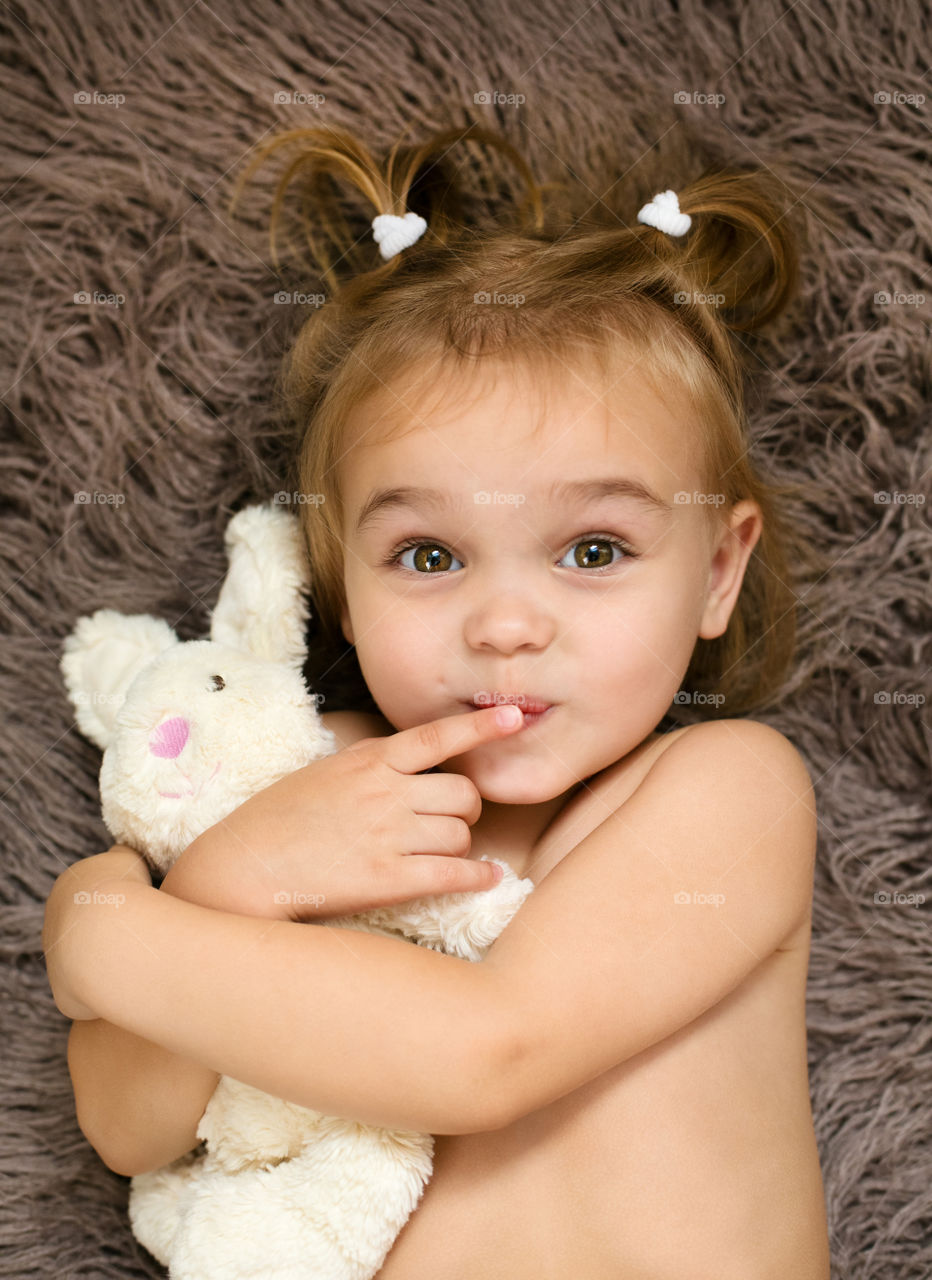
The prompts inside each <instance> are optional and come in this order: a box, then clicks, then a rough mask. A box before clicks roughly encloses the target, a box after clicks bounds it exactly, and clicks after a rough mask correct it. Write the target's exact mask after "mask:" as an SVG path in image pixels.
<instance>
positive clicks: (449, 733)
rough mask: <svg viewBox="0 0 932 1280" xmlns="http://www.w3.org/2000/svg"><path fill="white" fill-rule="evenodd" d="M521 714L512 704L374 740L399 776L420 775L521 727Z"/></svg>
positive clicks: (468, 713) (383, 757) (433, 722)
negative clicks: (442, 762) (401, 774)
mask: <svg viewBox="0 0 932 1280" xmlns="http://www.w3.org/2000/svg"><path fill="white" fill-rule="evenodd" d="M523 725H524V713H523V712H522V710H521V708H520V707H519V706H516V705H515V704H513V703H507V704H503V705H501V706H498V707H483V708H482V709H481V710H479V711H464V712H463V713H462V714H461V715H456V716H444V717H443V718H442V719H440V720H430V721H428V723H427V724H418V725H415V726H414V727H413V728H411V729H402V730H401V731H400V732H399V733H394V734H391V735H390V736H389V737H387V738H377V739H375V741H376V742H377V743H378V746H379V748H380V754H381V756H382V759H383V760H385V762H386V763H387V764H390V765H391V767H392V768H393V769H397V770H398V772H399V773H423V771H424V770H425V769H431V768H433V766H434V765H435V764H440V762H441V761H442V760H448V759H449V758H450V756H458V755H462V753H463V752H464V751H470V750H471V749H472V748H473V747H478V746H481V745H482V743H484V742H494V741H495V739H496V738H505V737H507V736H508V734H509V733H514V731H515V730H516V729H517V728H519V727H523Z"/></svg>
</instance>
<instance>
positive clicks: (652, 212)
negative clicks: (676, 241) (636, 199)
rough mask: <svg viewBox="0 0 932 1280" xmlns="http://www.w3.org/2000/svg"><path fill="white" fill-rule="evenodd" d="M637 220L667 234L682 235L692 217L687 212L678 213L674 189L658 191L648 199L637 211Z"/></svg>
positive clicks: (687, 228)
mask: <svg viewBox="0 0 932 1280" xmlns="http://www.w3.org/2000/svg"><path fill="white" fill-rule="evenodd" d="M638 222H645V223H646V224H647V225H648V226H649V227H656V228H657V230H658V231H665V232H666V233H667V235H668V236H684V235H685V234H686V232H687V231H688V230H689V227H690V223H691V222H692V218H691V217H690V216H689V214H688V213H680V202H679V200H678V199H677V197H676V192H675V191H658V192H657V194H656V195H655V196H654V198H653V200H649V201H648V202H647V204H646V205H644V207H643V208H642V209H641V210H640V211H639V212H638Z"/></svg>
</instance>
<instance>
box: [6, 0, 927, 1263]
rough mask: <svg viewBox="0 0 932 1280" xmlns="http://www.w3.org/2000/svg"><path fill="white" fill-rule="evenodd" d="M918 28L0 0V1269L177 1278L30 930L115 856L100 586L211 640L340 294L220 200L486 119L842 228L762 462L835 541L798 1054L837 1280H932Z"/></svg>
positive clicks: (498, 0)
mask: <svg viewBox="0 0 932 1280" xmlns="http://www.w3.org/2000/svg"><path fill="white" fill-rule="evenodd" d="M930 31H932V11H930V7H929V4H928V3H923V2H922V0H894V2H891V3H887V4H884V5H877V4H869V3H868V0H831V3H829V0H794V2H793V3H789V2H788V3H783V0H779V2H777V0H764V2H762V3H750V4H748V3H743V2H739V0H714V2H712V3H706V4H700V3H697V2H696V0H623V2H619V3H603V0H596V3H594V4H590V3H589V0H559V2H558V0H535V2H534V3H533V4H526V5H521V4H512V5H507V4H505V3H504V2H503V0H457V2H456V3H455V4H454V3H452V2H451V0H395V2H394V3H388V4H386V5H384V6H383V4H382V3H381V2H380V0H379V2H377V0H353V2H352V3H349V4H347V3H344V2H342V0H314V3H311V4H299V3H296V0H240V3H238V4H232V5H231V4H227V3H224V2H223V0H211V3H207V2H206V0H194V2H193V3H190V2H189V0H146V3H143V0H125V3H121V4H106V3H96V4H95V3H94V0H68V2H67V3H61V2H59V3H53V0H10V2H9V3H8V4H5V5H3V6H2V13H0V61H2V65H3V75H2V76H0V120H2V125H0V219H2V234H0V256H2V263H3V269H2V275H0V280H2V285H0V290H2V292H0V353H2V354H0V390H2V410H0V412H2V424H3V426H2V438H0V465H2V498H0V502H2V507H3V520H2V526H0V556H2V592H3V594H2V600H3V608H2V614H0V619H2V621H0V626H2V629H3V655H2V669H0V681H2V694H0V699H2V705H3V707H4V708H5V718H6V724H7V729H6V732H5V734H4V735H3V737H2V739H0V761H2V787H0V794H2V796H3V804H2V806H0V829H2V856H3V876H2V881H0V938H2V954H0V1013H2V1035H0V1046H2V1049H0V1054H2V1057H0V1104H2V1110H0V1115H2V1120H0V1124H2V1135H0V1161H2V1179H3V1183H2V1185H3V1194H2V1196H0V1275H2V1276H5V1277H16V1278H17V1280H22V1278H23V1277H32V1276H36V1277H39V1276H42V1277H46V1276H47V1277H56V1278H60V1277H71V1276H92V1277H106V1278H110V1277H113V1278H116V1277H121V1278H123V1277H129V1276H156V1275H158V1274H159V1273H160V1272H159V1268H158V1267H157V1266H156V1265H155V1263H154V1262H153V1261H152V1259H151V1258H149V1257H148V1255H146V1254H145V1252H144V1251H143V1250H142V1249H141V1248H139V1247H138V1246H137V1245H136V1244H135V1242H134V1240H133V1238H132V1236H131V1234H130V1229H129V1224H128V1221H127V1217H126V1195H127V1180H126V1179H124V1178H121V1177H119V1176H117V1175H115V1174H113V1173H111V1172H110V1171H109V1170H108V1169H107V1168H106V1167H105V1166H104V1165H103V1163H102V1162H101V1161H100V1160H99V1159H98V1157H97V1156H96V1154H95V1153H94V1151H93V1150H92V1148H91V1147H90V1146H89V1144H88V1143H87V1142H86V1140H85V1139H84V1137H83V1136H82V1134H81V1132H80V1131H79V1129H78V1127H77V1124H76V1121H75V1116H74V1108H73V1098H72V1093H71V1087H70V1082H69V1076H68V1071H67V1065H66V1059H65V1044H66V1038H67V1031H68V1024H67V1022H66V1020H65V1019H63V1018H62V1016H61V1015H60V1014H59V1013H58V1011H57V1010H56V1008H55V1006H54V1004H53V1002H52V999H51V995H50V992H49V989H48V985H47V981H46V976H45V967H44V962H43V956H42V949H41V945H40V932H41V927H42V917H43V904H44V901H45V898H46V896H47V894H48V892H49V890H50V888H51V885H52V882H53V880H54V878H55V876H56V875H57V874H58V873H59V872H60V871H61V870H62V869H63V868H64V867H65V866H66V865H67V864H68V863H69V862H71V861H73V860H74V859H76V858H78V857H83V856H86V855H88V854H91V853H95V852H98V851H99V850H101V849H103V848H106V847H108V845H109V843H110V842H109V840H108V837H107V834H106V831H105V829H104V827H103V825H102V823H101V821H100V818H99V807H98V796H97V771H98V768H99V755H98V752H97V750H96V748H94V747H93V746H91V745H90V744H89V743H88V742H86V741H85V740H84V739H83V738H82V737H81V735H80V734H79V733H78V731H77V729H76V728H75V725H74V722H73V718H72V715H71V711H70V708H69V705H68V703H67V701H66V698H65V693H64V689H63V687H62V682H61V679H60V675H59V670H58V662H59V658H60V653H61V643H62V640H63V638H64V636H65V635H66V634H67V633H68V631H69V630H70V629H71V628H72V626H73V625H74V622H75V619H76V618H77V617H78V616H79V615H80V614H82V613H85V612H90V611H91V610H92V609H94V608H98V607H104V606H109V607H115V608H119V609H122V610H124V611H126V612H133V613H135V612H140V613H150V612H151V613H154V614H157V615H159V616H163V617H165V618H166V619H168V620H169V621H170V623H171V624H172V625H173V626H175V627H176V628H177V630H178V631H179V633H180V634H181V636H182V637H183V638H184V639H190V638H195V637H199V636H202V635H204V634H205V633H206V630H207V619H208V612H209V610H210V608H211V607H212V605H213V603H214V601H215V599H216V595H217V591H218V589H219V583H220V581H221V579H222V576H223V574H224V572H225V568H226V565H225V558H224V552H223V531H224V528H225V526H226V523H227V521H228V519H229V517H230V515H231V514H232V513H233V512H234V511H235V510H237V509H239V507H241V506H242V505H244V504H245V503H247V502H250V501H261V500H264V499H266V498H268V497H269V496H270V495H271V494H273V493H274V492H276V491H277V490H279V489H281V488H287V487H289V485H288V483H287V480H288V456H289V448H290V444H291V441H290V438H289V436H288V432H287V430H286V429H285V427H284V426H283V425H282V423H281V421H280V415H279V411H278V406H277V404H276V402H275V397H274V385H273V384H274V377H275V372H276V366H277V362H278V357H279V355H280V353H281V352H282V350H283V349H284V348H285V345H286V343H287V341H288V338H289V335H290V333H291V332H292V331H293V329H294V326H295V325H296V323H297V320H298V317H297V316H296V315H295V314H293V313H294V312H295V311H296V309H295V308H293V307H286V306H277V305H274V304H273V297H274V294H275V293H276V292H277V291H278V290H279V289H280V288H285V289H289V288H291V289H306V290H307V291H314V290H315V289H316V288H317V287H318V286H317V282H316V281H315V280H314V278H313V276H312V275H309V274H307V273H305V275H304V276H303V277H302V276H300V275H299V274H298V273H297V271H296V270H293V272H292V274H291V275H290V276H289V275H288V274H287V273H286V274H284V275H282V274H277V273H276V272H274V271H273V270H272V269H271V267H270V265H269V261H268V253H267V252H266V249H265V246H264V243H263V238H262V232H261V227H262V217H263V215H264V214H266V213H267V211H268V195H269V187H268V185H267V186H266V187H265V188H264V189H261V188H260V189H257V190H256V192H255V193H254V195H255V198H254V199H253V198H252V197H250V199H248V200H247V202H246V205H245V206H244V214H243V217H242V219H236V220H231V219H230V218H229V217H228V216H227V213H226V201H227V198H228V195H229V192H230V186H231V182H232V180H233V178H234V177H235V175H236V173H237V172H238V170H239V167H240V164H241V160H242V157H243V156H244V154H245V152H246V150H247V149H248V148H249V147H250V146H251V145H252V144H253V143H255V142H256V141H257V140H258V139H259V138H260V137H262V136H263V135H264V134H266V133H267V132H269V131H270V130H272V129H273V128H276V127H278V126H286V125H288V126H290V125H294V124H301V123H312V122H327V123H331V124H337V125H346V126H350V127H353V128H355V129H358V130H360V131H362V132H363V134H364V135H365V136H366V137H367V138H368V139H369V140H370V141H371V143H372V145H374V146H375V147H379V148H381V147H383V146H387V145H388V144H390V143H391V142H392V141H393V140H394V139H395V137H396V136H397V135H398V134H399V133H400V131H401V130H402V129H403V128H404V127H405V126H406V125H408V124H409V123H411V122H412V121H413V122H414V124H415V126H416V127H415V128H414V130H413V133H412V136H414V137H419V136H421V130H422V128H423V130H426V129H427V128H428V127H441V126H442V127H447V126H449V125H451V124H457V123H460V124H464V123H466V122H468V121H469V120H477V121H482V122H486V123H493V124H495V125H497V126H499V127H500V128H503V129H504V130H505V131H506V132H507V134H508V136H509V137H511V139H512V140H513V141H515V142H516V143H517V144H519V145H521V146H522V147H523V148H524V149H525V151H526V153H527V154H528V156H529V158H530V160H531V161H532V163H533V164H534V166H535V168H536V170H537V172H538V174H539V175H540V176H541V177H543V178H558V177H561V176H563V175H564V174H565V172H566V170H567V169H570V170H572V172H573V173H576V174H578V175H579V176H580V177H581V178H582V179H583V180H584V181H586V182H587V183H588V184H589V186H590V187H591V189H592V191H593V199H596V198H598V197H599V195H600V194H601V193H602V192H604V191H605V190H606V189H607V188H608V187H609V186H610V185H611V183H612V182H613V181H614V179H615V178H616V177H617V176H618V175H620V174H621V173H622V172H623V171H625V170H627V169H628V168H629V167H631V166H634V165H636V164H639V163H645V164H649V165H651V166H654V167H653V168H652V169H651V170H650V172H651V173H652V175H653V174H656V176H657V177H658V178H660V179H662V180H664V185H673V186H676V185H677V182H678V180H679V179H680V177H681V175H684V174H689V175H690V176H693V175H694V174H695V172H696V171H697V169H699V168H701V167H702V165H703V164H704V163H705V162H706V161H708V160H709V159H712V158H719V159H723V160H726V161H736V162H744V161H749V160H756V161H760V162H763V163H766V162H767V161H768V159H770V158H773V157H777V156H781V157H785V158H786V159H787V160H788V161H789V162H790V163H791V164H792V165H793V166H794V167H795V169H796V172H797V173H798V174H799V175H800V177H801V179H802V181H803V187H804V189H805V188H810V189H811V191H812V192H813V195H815V194H819V195H821V196H822V197H823V198H824V199H826V200H827V201H828V202H829V203H830V204H831V206H832V208H833V210H834V213H835V218H834V220H832V221H830V220H824V219H820V218H816V219H815V224H816V228H817V231H818V239H817V242H816V244H817V251H816V252H814V253H813V254H812V255H811V257H810V258H809V259H808V261H807V263H806V266H805V270H804V279H803V285H802V288H803V293H804V297H805V306H804V312H803V317H802V320H801V321H799V322H797V324H796V325H795V327H793V328H792V329H790V330H789V331H788V332H787V333H786V334H785V335H784V336H783V337H782V338H781V340H780V341H779V342H778V343H773V344H767V343H764V344H763V345H762V346H759V347H758V348H756V350H757V351H758V353H759V365H760V377H759V379H758V380H757V391H756V400H755V404H754V434H755V441H754V448H755V450H756V451H757V452H758V454H759V456H760V457H761V459H762V460H764V461H766V464H767V465H768V467H769V468H770V471H771V474H772V475H773V476H774V477H775V478H777V479H778V480H781V481H787V482H789V481H792V482H794V483H796V484H798V485H800V491H799V496H798V497H797V498H796V499H795V500H794V502H793V504H792V507H791V511H792V514H793V517H794V521H795V522H796V524H797V527H798V528H799V529H800V530H801V531H802V533H804V535H805V537H806V539H807V541H808V543H809V544H810V545H811V546H812V547H813V548H816V549H817V550H818V553H819V555H820V556H821V567H819V568H818V570H817V571H816V570H813V569H812V568H811V567H810V568H806V570H805V573H803V572H802V570H801V576H800V582H799V585H798V590H799V595H800V601H801V605H800V636H799V653H798V656H797V660H796V664H795V667H794V670H793V674H792V676H791V678H790V679H789V680H788V681H787V683H786V688H785V690H784V692H783V696H782V697H781V699H780V700H779V702H776V703H775V704H774V705H773V707H771V708H770V709H767V710H765V711H764V712H762V713H760V715H759V716H758V718H760V719H762V720H766V721H768V722H769V723H771V724H773V725H775V726H776V727H777V728H779V729H780V730H781V731H782V732H784V733H786V734H787V735H788V736H789V737H790V739H791V740H792V741H793V742H794V743H795V744H796V745H797V746H798V747H799V749H800V751H801V752H802V753H803V755H804V757H805V759H806V761H807V763H808V765H809V767H810V770H811V773H812V777H813V780H814V784H815V789H816V794H817V800H818V806H819V814H820V820H821V830H820V846H819V857H818V863H817V868H816V877H815V903H814V918H813V935H812V953H811V967H810V981H809V990H808V1026H809V1059H810V1068H811V1087H812V1107H813V1113H814V1118H815V1128H816V1133H817V1137H818V1142H819V1148H820V1152H821V1158H822V1166H823V1171H824V1178H825V1187H826V1197H827V1203H828V1213H829V1219H830V1227H831V1239H832V1251H833V1257H834V1267H835V1273H836V1275H837V1276H838V1277H839V1278H840V1280H867V1278H868V1277H870V1280H927V1278H928V1277H929V1276H930V1275H932V1190H930V1188H932V1155H930V1149H929V1134H930V1131H932V1089H930V1075H932V1066H930V1064H932V1055H930V1049H932V1017H930V1014H932V963H930V962H932V945H930V934H929V902H928V901H927V902H925V904H924V905H922V904H918V903H917V902H916V900H915V895H917V894H919V895H921V894H922V893H923V892H924V893H925V895H926V897H928V896H929V895H930V884H929V874H928V868H929V863H930V854H932V847H930V824H929V766H930V742H932V733H930V719H929V715H930V711H929V702H928V701H926V702H925V703H922V702H921V701H920V699H921V697H922V696H923V691H924V692H925V695H928V694H929V693H930V692H932V690H930V688H929V682H928V672H929V664H930V638H929V637H930V633H932V617H930V607H929V606H930V595H929V564H930V549H932V534H930V528H929V509H930V503H929V502H928V501H927V502H926V503H925V505H923V504H922V502H921V501H920V499H921V497H922V496H925V497H926V498H927V497H928V488H929V467H930V462H932V433H930V409H929V403H930V392H932V387H930V359H929V357H930V350H932V346H930V315H932V297H930V296H928V295H930V294H932V288H930V281H929V266H930V262H932V169H930V150H929V138H930V132H929V122H930V118H932V116H930V103H929V102H928V101H926V100H925V99H924V98H923V97H922V95H923V94H924V93H925V94H927V95H932V85H930V82H929V73H928V68H929V65H930V62H932V51H930V38H929V33H930ZM477 94H478V95H482V94H484V95H486V96H485V99H483V98H482V97H480V98H479V99H478V100H477V98H476V95H477ZM276 95H278V98H276ZM520 98H523V101H520V100H519V99H520ZM719 99H721V100H719ZM473 150H475V151H476V154H477V159H476V162H475V165H476V172H475V179H476V187H477V190H480V189H481V188H482V182H483V167H482V164H483V162H482V161H481V159H480V158H479V151H478V149H473ZM651 189H653V188H651ZM656 189H660V187H659V186H658V187H657V188H656ZM486 196H487V198H488V200H489V201H491V202H492V204H491V206H490V208H493V212H494V198H495V189H494V184H493V185H488V184H487V190H486ZM634 212H635V211H634V210H632V217H633V215H634ZM924 293H925V294H926V295H927V296H925V297H923V294H924ZM76 295H85V297H86V298H89V299H90V301H81V300H80V299H78V300H76ZM80 495H85V497H83V498H82V497H81V496H80ZM113 495H119V496H120V501H117V500H116V499H115V498H114V496H113ZM878 495H887V496H886V498H884V497H883V496H880V497H878ZM353 661H354V660H353V658H352V654H350V655H349V656H348V657H346V658H343V659H338V658H337V656H335V655H325V654H322V653H320V652H316V653H315V655H314V656H313V657H312V661H311V664H310V665H309V677H310V678H311V679H312V681H313V682H315V683H316V686H317V687H318V689H320V690H322V691H324V693H325V696H326V697H327V699H328V707H329V708H330V709H338V708H339V707H340V706H349V705H354V700H355V699H356V698H357V697H358V676H357V673H356V672H355V671H354V670H353ZM910 895H913V896H912V897H910ZM787 1280H790V1278H789V1277H788V1278H787Z"/></svg>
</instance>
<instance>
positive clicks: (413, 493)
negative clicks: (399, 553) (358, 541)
mask: <svg viewBox="0 0 932 1280" xmlns="http://www.w3.org/2000/svg"><path fill="white" fill-rule="evenodd" d="M477 492H478V490H477ZM600 498H622V499H627V500H628V501H633V502H639V503H641V504H642V505H643V506H646V507H648V508H650V509H651V510H652V511H655V512H657V513H659V514H661V515H664V516H669V515H670V513H671V511H672V510H673V508H672V506H671V504H670V503H669V502H665V501H664V500H663V498H661V497H659V496H658V495H657V494H656V493H654V491H653V490H652V489H650V488H648V486H647V485H646V484H644V483H643V481H641V480H636V479H634V478H632V477H628V476H611V477H608V478H606V479H599V480H558V481H556V482H555V483H554V484H553V485H551V487H550V492H549V495H548V505H549V504H552V503H555V502H595V501H597V500H598V499H600ZM451 505H452V502H451V498H450V495H449V494H448V493H447V492H445V491H444V490H442V489H430V488H422V487H419V486H417V485H409V484H408V485H400V486H397V487H395V488H388V489H374V490H373V491H372V493H370V495H369V497H368V498H367V499H366V501H365V502H364V503H363V506H362V509H361V510H360V512H359V515H358V517H357V519H356V529H355V532H356V534H357V535H358V534H360V533H361V532H362V530H363V529H364V528H365V527H366V526H367V525H369V524H371V523H372V522H373V521H374V520H375V519H376V518H377V517H378V516H380V515H381V514H382V513H383V512H386V511H389V510H391V509H394V508H398V507H418V506H421V507H429V508H431V509H433V510H435V511H436V510H441V509H444V508H447V509H448V508H449V507H450V506H451Z"/></svg>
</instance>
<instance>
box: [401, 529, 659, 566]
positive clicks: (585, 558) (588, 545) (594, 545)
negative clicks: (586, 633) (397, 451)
mask: <svg viewBox="0 0 932 1280" xmlns="http://www.w3.org/2000/svg"><path fill="white" fill-rule="evenodd" d="M409 551H413V552H414V558H413V563H411V564H407V563H405V561H404V556H406V555H407V553H408V552H409ZM613 551H619V552H621V558H626V559H629V560H634V559H636V557H637V553H636V552H635V551H634V550H632V548H631V547H630V546H629V545H628V543H626V542H623V541H622V540H621V539H620V538H614V537H612V536H610V535H609V534H592V535H590V536H589V537H587V538H582V539H580V541H578V542H575V543H573V545H572V547H570V549H569V551H567V553H566V555H565V556H564V557H563V560H561V561H560V564H561V565H563V561H564V560H565V559H566V557H567V556H572V557H573V563H572V564H569V565H563V567H564V568H568V569H572V568H578V569H595V570H599V569H610V568H611V567H612V565H615V564H618V563H619V561H618V560H616V559H613V556H612V552H613ZM451 561H452V562H453V563H455V564H458V565H460V567H462V561H460V560H457V559H456V556H454V555H453V554H452V553H451V552H450V551H447V549H446V547H444V546H442V545H441V544H440V543H438V542H418V541H417V539H410V540H409V541H408V542H404V543H402V544H401V546H399V547H396V548H395V550H394V551H392V552H390V553H389V555H388V556H387V557H386V558H385V560H384V561H383V563H384V564H386V565H392V564H400V565H401V566H402V568H404V569H410V570H413V571H414V572H415V573H419V574H421V575H422V576H427V575H429V574H435V573H448V572H449V571H450V569H451V568H452V565H451Z"/></svg>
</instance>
